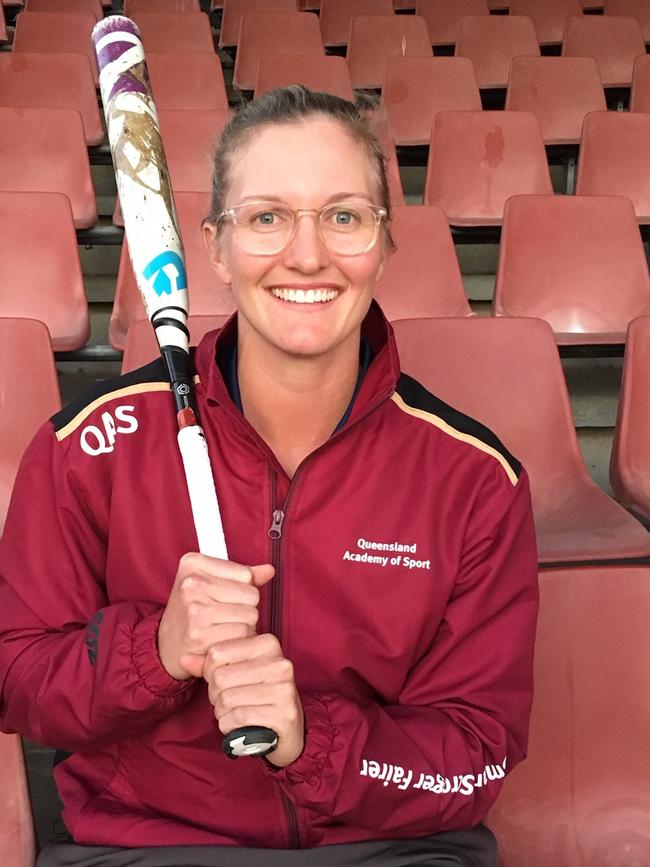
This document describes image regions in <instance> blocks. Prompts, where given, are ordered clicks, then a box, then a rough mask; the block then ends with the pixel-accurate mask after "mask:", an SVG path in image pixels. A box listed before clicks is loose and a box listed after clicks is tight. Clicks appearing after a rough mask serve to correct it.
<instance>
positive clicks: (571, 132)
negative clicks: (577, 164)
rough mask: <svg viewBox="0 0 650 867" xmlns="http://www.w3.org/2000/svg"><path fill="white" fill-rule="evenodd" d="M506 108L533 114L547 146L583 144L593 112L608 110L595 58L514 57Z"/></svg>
mask: <svg viewBox="0 0 650 867" xmlns="http://www.w3.org/2000/svg"><path fill="white" fill-rule="evenodd" d="M506 109H507V110H513V111H532V112H533V113H534V114H535V115H536V116H537V119H538V120H539V123H540V126H541V128H542V137H543V139H544V144H546V145H568V144H579V142H580V137H581V135H582V123H583V120H584V117H585V115H586V114H587V113H588V112H590V111H606V110H607V104H606V102H605V91H604V90H603V85H602V82H601V80H600V75H599V73H598V66H597V65H596V61H595V60H593V58H591V57H513V58H512V63H511V64H510V77H509V79H508V90H507V93H506Z"/></svg>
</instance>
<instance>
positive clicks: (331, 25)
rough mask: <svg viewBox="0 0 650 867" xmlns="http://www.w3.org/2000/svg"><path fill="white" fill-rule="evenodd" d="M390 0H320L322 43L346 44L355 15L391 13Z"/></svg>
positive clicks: (328, 44)
mask: <svg viewBox="0 0 650 867" xmlns="http://www.w3.org/2000/svg"><path fill="white" fill-rule="evenodd" d="M392 13H393V4H392V2H391V0H321V8H320V16H319V19H318V21H319V23H320V30H321V33H322V36H323V45H326V46H327V47H328V48H329V47H331V46H335V45H347V44H348V37H349V35H350V22H351V21H352V19H353V18H354V16H355V15H391V14H392Z"/></svg>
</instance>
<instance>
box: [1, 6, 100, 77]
mask: <svg viewBox="0 0 650 867" xmlns="http://www.w3.org/2000/svg"><path fill="white" fill-rule="evenodd" d="M96 23H97V22H96V21H95V18H94V16H93V15H79V14H77V13H74V12H21V13H20V14H19V15H18V17H17V18H16V31H15V33H14V42H13V50H14V51H26V52H29V53H35V54H62V53H63V54H70V53H74V54H86V55H87V57H88V59H89V60H90V66H91V68H92V71H93V81H94V83H95V87H97V86H98V84H99V72H98V70H97V59H96V57H95V49H94V47H93V41H92V39H91V38H90V34H91V32H92V29H93V27H94V26H95V24H96Z"/></svg>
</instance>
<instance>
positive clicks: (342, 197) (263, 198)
mask: <svg viewBox="0 0 650 867" xmlns="http://www.w3.org/2000/svg"><path fill="white" fill-rule="evenodd" d="M348 199H365V200H366V201H368V202H371V203H372V197H371V196H369V195H368V193H359V192H356V193H349V192H343V193H334V194H333V195H331V196H328V198H327V199H325V202H324V204H326V205H329V204H330V203H331V202H343V201H347V200H348ZM246 202H279V203H280V204H283V205H286V201H285V200H284V199H283V198H281V197H280V196H273V195H265V194H259V195H256V196H244V198H243V199H241V200H240V202H239V204H240V205H243V204H245V203H246Z"/></svg>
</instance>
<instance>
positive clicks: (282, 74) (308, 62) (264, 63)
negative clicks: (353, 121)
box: [255, 54, 354, 102]
mask: <svg viewBox="0 0 650 867" xmlns="http://www.w3.org/2000/svg"><path fill="white" fill-rule="evenodd" d="M288 84H304V85H305V87H308V88H310V90H322V91H325V92H326V93H334V94H336V96H340V97H342V98H343V99H349V100H350V101H352V102H353V101H354V92H353V90H352V84H351V82H350V72H349V70H348V65H347V63H346V62H345V57H334V56H325V55H323V56H319V55H311V56H310V55H304V54H301V55H289V54H287V55H285V56H284V57H278V56H275V55H272V54H270V55H269V54H267V55H265V56H264V57H260V59H259V63H258V67H257V77H256V79H255V96H256V97H257V96H260V95H261V94H262V93H265V92H266V91H267V90H272V89H273V88H274V87H286V86H287V85H288Z"/></svg>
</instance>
